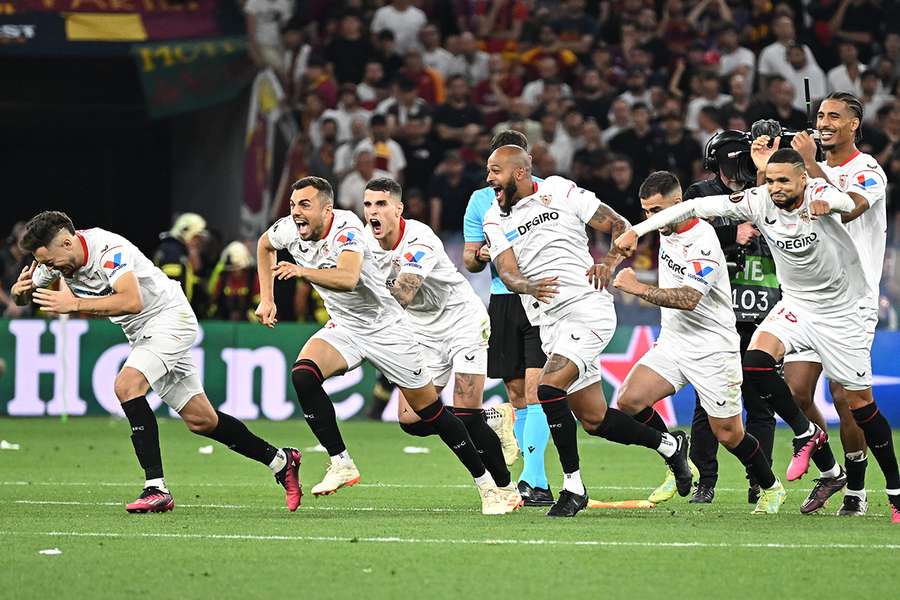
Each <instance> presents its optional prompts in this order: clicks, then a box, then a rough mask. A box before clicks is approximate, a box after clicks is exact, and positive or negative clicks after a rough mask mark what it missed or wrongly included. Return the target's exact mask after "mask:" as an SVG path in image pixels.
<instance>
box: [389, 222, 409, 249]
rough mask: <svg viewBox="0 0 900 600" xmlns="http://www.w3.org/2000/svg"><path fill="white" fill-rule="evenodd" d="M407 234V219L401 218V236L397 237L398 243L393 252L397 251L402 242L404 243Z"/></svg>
mask: <svg viewBox="0 0 900 600" xmlns="http://www.w3.org/2000/svg"><path fill="white" fill-rule="evenodd" d="M405 233H406V219H404V218H403V217H400V235H399V236H397V243H396V244H394V247H393V248H391V250H396V249H397V248H398V247H399V246H400V242H402V241H403V234H405Z"/></svg>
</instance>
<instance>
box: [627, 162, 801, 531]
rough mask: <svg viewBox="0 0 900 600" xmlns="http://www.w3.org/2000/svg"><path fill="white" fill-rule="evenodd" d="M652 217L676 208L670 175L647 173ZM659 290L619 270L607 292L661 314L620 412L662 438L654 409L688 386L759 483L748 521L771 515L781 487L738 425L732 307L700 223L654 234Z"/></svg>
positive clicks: (676, 190)
mask: <svg viewBox="0 0 900 600" xmlns="http://www.w3.org/2000/svg"><path fill="white" fill-rule="evenodd" d="M638 195H639V196H640V199H641V206H642V207H643V209H644V213H645V214H646V215H647V216H648V217H650V216H652V215H654V214H656V213H658V212H660V211H662V210H664V209H666V208H668V207H670V206H675V205H676V204H679V203H680V202H681V184H680V183H679V182H678V178H677V177H675V175H673V174H672V173H670V172H668V171H657V172H656V173H652V174H651V175H650V176H649V177H647V179H646V180H645V181H644V182H643V183H642V184H641V187H640V191H639V193H638ZM659 233H660V238H659V239H660V242H659V287H657V286H653V285H648V284H645V283H641V282H640V281H638V279H637V276H636V275H635V273H634V271H633V270H631V269H622V270H621V271H619V273H618V274H617V275H616V278H615V281H614V282H613V285H614V286H615V287H616V288H618V289H620V290H622V291H623V292H626V293H629V294H633V295H635V296H638V297H639V298H643V299H644V300H646V301H647V302H650V303H651V304H656V305H657V306H659V307H661V308H660V311H661V313H662V329H661V330H660V333H659V339H657V341H656V344H655V345H654V346H653V348H652V349H650V351H649V352H647V353H646V354H645V355H644V356H643V357H641V360H640V361H638V363H637V364H636V365H635V366H634V368H633V369H632V370H631V372H630V373H629V374H628V377H627V378H626V379H625V382H624V383H623V384H622V387H621V389H620V390H619V397H618V407H619V409H620V410H622V411H624V412H626V413H628V414H630V415H633V416H634V418H635V419H637V420H638V421H640V422H641V423H647V424H649V425H650V426H651V427H653V428H655V429H658V430H660V431H668V430H667V429H666V425H665V423H664V422H663V420H662V418H661V417H660V416H659V414H658V413H657V412H656V411H654V410H653V405H654V404H655V403H656V402H658V401H659V400H661V399H663V398H665V397H666V396H671V395H672V394H674V393H675V392H677V391H678V390H679V389H681V388H682V387H684V386H685V385H687V384H691V385H693V386H694V389H695V390H696V391H697V395H698V396H699V398H700V403H701V405H702V407H703V410H704V411H705V413H706V415H707V419H708V420H709V425H710V428H711V429H712V432H713V433H714V434H715V436H716V439H717V440H718V442H719V443H721V444H722V445H723V446H725V447H726V448H727V449H728V451H729V452H731V453H732V454H734V455H735V457H737V459H738V460H740V461H741V463H742V464H743V465H744V467H745V468H746V469H747V470H748V471H749V472H750V473H751V474H752V476H753V478H754V481H758V482H759V485H760V488H761V493H760V497H759V500H758V502H757V503H756V508H755V509H754V511H753V512H754V513H756V514H765V513H770V514H771V513H777V512H778V509H779V508H780V507H781V504H782V503H783V502H784V498H785V495H786V494H785V491H784V486H782V485H781V483H780V482H779V481H778V480H777V479H776V478H775V475H774V474H773V473H772V467H771V465H770V464H769V460H768V458H767V457H766V455H765V452H764V451H763V449H762V446H761V445H760V442H759V440H757V439H756V438H755V437H754V436H753V435H752V434H750V433H746V434H745V433H744V427H743V424H742V422H741V399H740V396H741V381H742V378H741V353H740V336H739V335H738V333H737V331H736V329H735V315H734V309H733V308H732V306H731V284H730V283H729V280H728V269H727V267H726V263H725V253H724V252H723V251H722V247H721V246H720V244H719V239H718V237H717V236H716V231H715V229H713V226H712V225H710V224H709V223H707V222H706V221H701V220H700V219H698V218H697V217H688V218H687V219H685V220H683V221H679V222H677V223H673V224H671V225H666V226H665V227H662V228H661V229H660V230H659Z"/></svg>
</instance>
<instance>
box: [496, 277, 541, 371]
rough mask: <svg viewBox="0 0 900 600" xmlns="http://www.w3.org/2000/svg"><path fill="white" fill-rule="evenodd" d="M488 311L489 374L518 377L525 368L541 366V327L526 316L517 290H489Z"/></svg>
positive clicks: (539, 367) (538, 367)
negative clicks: (489, 329)
mask: <svg viewBox="0 0 900 600" xmlns="http://www.w3.org/2000/svg"><path fill="white" fill-rule="evenodd" d="M488 315H489V316H490V319H491V337H490V339H489V341H488V366H487V374H488V377H491V378H493V379H504V380H507V379H520V378H522V377H524V376H525V369H541V368H543V367H544V363H545V362H547V356H546V355H545V354H544V351H543V350H541V330H540V327H537V326H535V325H532V324H531V322H530V321H529V320H528V317H527V316H526V315H525V308H524V307H523V306H522V299H521V298H520V297H519V295H518V294H491V300H490V303H489V304H488Z"/></svg>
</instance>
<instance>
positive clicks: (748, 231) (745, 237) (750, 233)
mask: <svg viewBox="0 0 900 600" xmlns="http://www.w3.org/2000/svg"><path fill="white" fill-rule="evenodd" d="M758 235H759V230H758V229H757V228H756V227H754V226H753V223H751V222H750V221H747V222H746V223H741V224H740V225H738V226H737V235H736V236H735V238H734V239H735V242H737V245H738V246H746V245H747V244H749V243H750V242H751V241H752V240H753V238H755V237H756V236H758Z"/></svg>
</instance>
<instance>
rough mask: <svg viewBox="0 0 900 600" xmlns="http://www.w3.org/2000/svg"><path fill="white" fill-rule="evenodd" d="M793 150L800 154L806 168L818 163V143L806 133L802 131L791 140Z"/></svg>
mask: <svg viewBox="0 0 900 600" xmlns="http://www.w3.org/2000/svg"><path fill="white" fill-rule="evenodd" d="M791 148H793V149H794V150H796V151H797V152H799V153H800V156H802V157H803V162H805V163H806V166H807V167H808V166H809V165H811V164H813V163H815V162H816V150H817V147H816V141H815V140H814V139H812V136H811V135H809V134H808V133H807V132H805V131H801V132H800V133H798V134H797V135H795V136H794V139H792V140H791Z"/></svg>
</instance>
